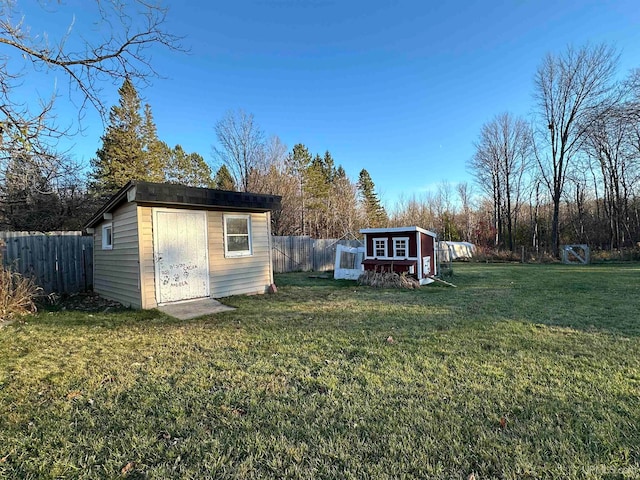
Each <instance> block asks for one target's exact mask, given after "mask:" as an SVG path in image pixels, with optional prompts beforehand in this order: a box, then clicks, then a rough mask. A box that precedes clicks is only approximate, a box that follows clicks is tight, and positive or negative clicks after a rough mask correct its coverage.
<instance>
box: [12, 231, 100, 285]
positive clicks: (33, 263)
mask: <svg viewBox="0 0 640 480" xmlns="http://www.w3.org/2000/svg"><path fill="white" fill-rule="evenodd" d="M3 245H4V246H3ZM0 257H2V264H3V265H4V266H11V267H12V268H13V269H14V270H16V271H18V272H20V273H22V274H23V275H29V276H33V277H34V278H35V279H36V282H37V283H38V285H40V286H41V287H42V288H43V290H44V291H45V293H52V292H56V293H75V292H81V291H85V290H88V289H90V288H91V286H92V285H91V284H92V283H93V238H92V237H90V236H89V237H86V236H84V237H83V236H82V233H81V232H47V233H42V232H3V231H0Z"/></svg>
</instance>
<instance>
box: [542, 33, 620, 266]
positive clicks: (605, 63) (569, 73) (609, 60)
mask: <svg viewBox="0 0 640 480" xmlns="http://www.w3.org/2000/svg"><path fill="white" fill-rule="evenodd" d="M617 64H618V54H617V53H616V51H615V49H613V48H612V47H609V46H607V45H604V44H602V45H597V46H585V47H582V48H579V49H575V48H572V47H569V48H567V49H566V51H565V52H564V53H562V54H560V55H553V54H548V55H547V56H546V57H545V58H544V60H543V61H542V64H541V65H540V66H539V67H538V70H537V72H536V75H535V93H534V97H535V100H536V110H537V116H538V120H539V121H538V131H537V136H536V137H537V147H536V159H537V161H538V165H539V167H540V171H541V174H542V178H543V181H544V184H545V185H546V187H547V189H548V190H549V193H550V195H551V199H552V202H553V218H552V226H551V230H552V231H551V237H552V250H553V254H554V255H556V256H557V255H558V253H559V243H560V230H559V214H560V202H561V200H562V194H563V190H564V187H565V183H566V180H567V173H568V171H569V167H570V165H571V163H572V162H573V160H574V157H575V156H576V155H577V154H578V152H579V150H580V148H581V147H582V144H583V142H584V140H585V137H586V133H587V131H588V129H589V126H590V124H591V122H592V121H593V119H594V118H597V117H596V115H595V114H596V113H601V112H605V111H606V110H607V108H608V105H610V104H611V103H613V102H612V100H613V98H612V97H613V96H614V87H613V83H612V80H613V77H614V75H615V72H616V67H617Z"/></svg>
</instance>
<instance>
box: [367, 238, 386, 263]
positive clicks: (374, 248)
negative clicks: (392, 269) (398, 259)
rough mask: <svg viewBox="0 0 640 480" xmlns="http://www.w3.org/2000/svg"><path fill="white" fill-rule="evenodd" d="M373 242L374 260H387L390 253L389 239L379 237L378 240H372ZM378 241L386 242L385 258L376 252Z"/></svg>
mask: <svg viewBox="0 0 640 480" xmlns="http://www.w3.org/2000/svg"><path fill="white" fill-rule="evenodd" d="M371 240H372V241H373V243H372V245H373V257H372V258H387V254H388V252H389V239H388V238H387V237H377V238H372V239H371ZM377 241H382V242H384V256H382V257H381V256H379V255H378V252H377V251H376V250H377V249H376V242H377Z"/></svg>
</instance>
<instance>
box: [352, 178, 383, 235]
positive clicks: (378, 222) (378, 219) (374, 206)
mask: <svg viewBox="0 0 640 480" xmlns="http://www.w3.org/2000/svg"><path fill="white" fill-rule="evenodd" d="M358 191H359V192H360V198H361V202H362V209H363V216H364V223H365V225H366V226H367V227H369V228H377V227H384V226H385V225H386V224H387V222H388V217H387V212H386V211H385V209H384V207H383V206H382V205H381V204H380V199H379V198H378V194H377V193H376V191H375V185H374V184H373V180H372V179H371V175H369V172H367V171H366V170H365V169H364V168H363V169H362V170H361V171H360V176H359V178H358Z"/></svg>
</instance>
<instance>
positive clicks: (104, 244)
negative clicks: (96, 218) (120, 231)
mask: <svg viewBox="0 0 640 480" xmlns="http://www.w3.org/2000/svg"><path fill="white" fill-rule="evenodd" d="M107 229H111V243H110V244H109V245H107V238H108V237H107ZM102 250H113V223H112V222H109V223H104V224H103V225H102Z"/></svg>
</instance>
